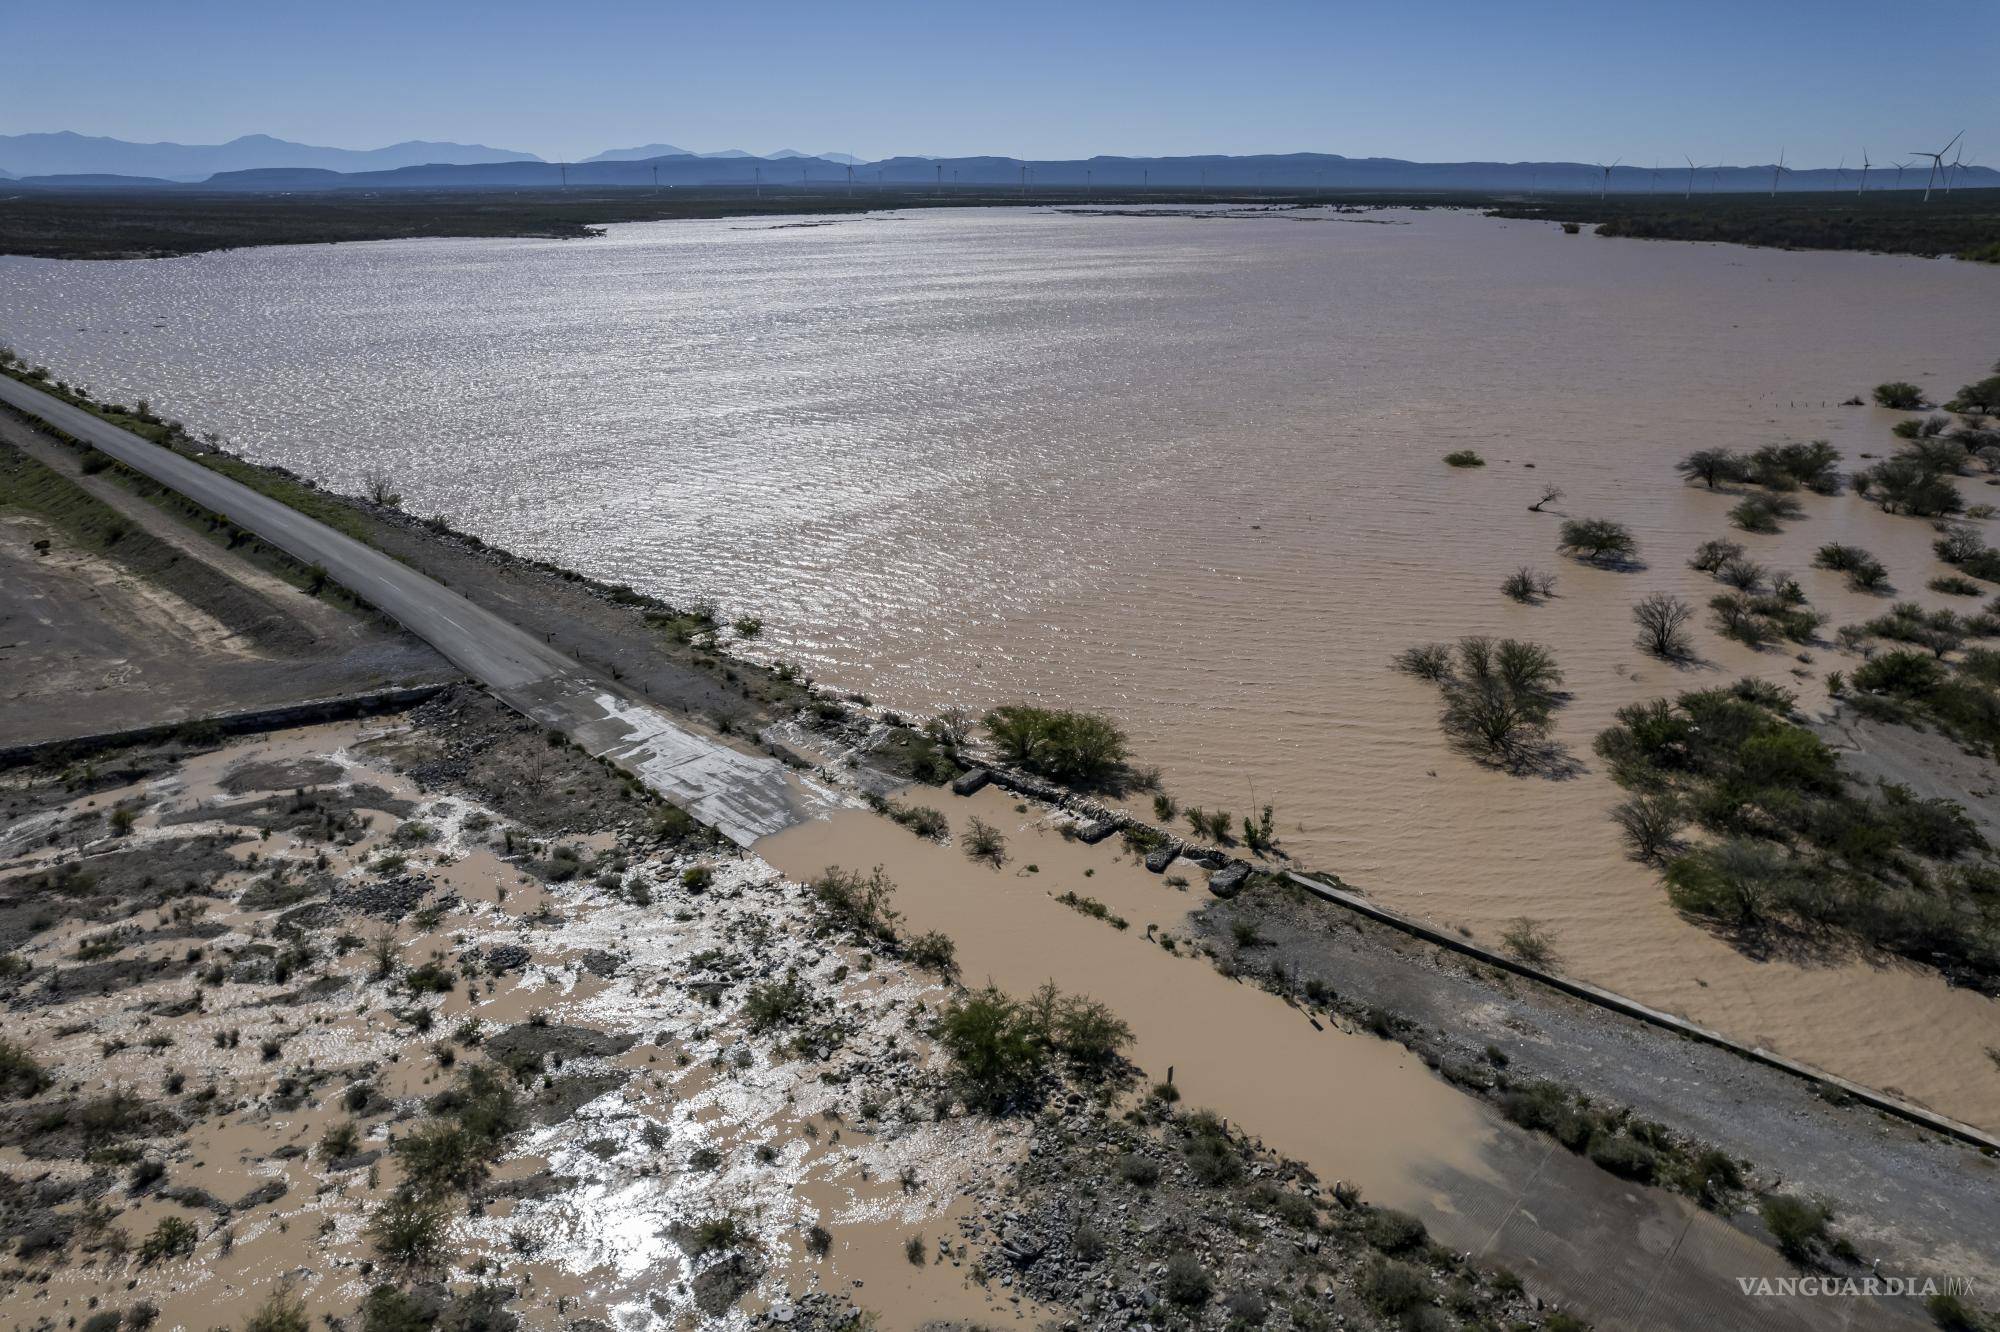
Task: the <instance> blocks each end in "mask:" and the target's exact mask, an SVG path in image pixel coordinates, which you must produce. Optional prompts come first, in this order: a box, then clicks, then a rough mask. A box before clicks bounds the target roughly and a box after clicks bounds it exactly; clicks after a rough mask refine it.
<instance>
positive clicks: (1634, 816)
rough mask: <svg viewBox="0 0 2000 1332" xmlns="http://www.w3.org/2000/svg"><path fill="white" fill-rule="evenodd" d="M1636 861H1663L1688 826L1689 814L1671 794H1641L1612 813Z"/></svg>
mask: <svg viewBox="0 0 2000 1332" xmlns="http://www.w3.org/2000/svg"><path fill="white" fill-rule="evenodd" d="M1611 818H1612V821H1613V822H1615V823H1616V824H1617V825H1618V828H1619V831H1620V832H1622V833H1623V834H1624V835H1625V844H1626V846H1627V847H1628V848H1630V850H1631V853H1632V856H1633V858H1634V859H1636V860H1644V861H1659V860H1661V859H1662V858H1663V857H1664V856H1665V855H1666V853H1667V852H1669V851H1671V850H1673V849H1674V847H1675V845H1676V844H1677V842H1678V840H1679V836H1680V831H1681V829H1682V828H1683V827H1685V826H1686V825H1687V810H1686V807H1685V806H1684V805H1683V804H1682V803H1681V799H1680V797H1679V796H1678V795H1676V794H1674V793H1673V792H1671V791H1640V792H1638V793H1636V794H1635V795H1633V796H1632V797H1631V798H1629V799H1627V800H1625V801H1623V802H1622V803H1620V804H1619V805H1617V806H1616V807H1615V808H1614V809H1613V810H1612V811H1611Z"/></svg>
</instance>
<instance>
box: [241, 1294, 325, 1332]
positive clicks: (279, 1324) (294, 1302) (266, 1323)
mask: <svg viewBox="0 0 2000 1332" xmlns="http://www.w3.org/2000/svg"><path fill="white" fill-rule="evenodd" d="M311 1328H312V1319H310V1318H308V1317H306V1302H305V1300H304V1299H302V1298H301V1297H300V1296H299V1295H297V1294H296V1293H294V1292H293V1290H292V1287H291V1285H290V1283H288V1282H280V1283H279V1285H278V1288H277V1289H276V1290H273V1291H272V1292H271V1293H270V1295H268V1296H267V1297H265V1300H264V1302H263V1303H262V1304H261V1305H259V1306H258V1307H257V1312H256V1313H254V1314H251V1315H250V1321H249V1322H247V1323H245V1324H244V1325H243V1332H310V1329H311Z"/></svg>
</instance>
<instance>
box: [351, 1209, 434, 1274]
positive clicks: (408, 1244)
mask: <svg viewBox="0 0 2000 1332" xmlns="http://www.w3.org/2000/svg"><path fill="white" fill-rule="evenodd" d="M445 1224H446V1212H445V1204H444V1202H443V1200H442V1199H438V1198H429V1197H425V1196H423V1195H421V1194H418V1193H414V1192H409V1191H404V1192H400V1193H397V1194H396V1195H395V1196H393V1197H392V1198H390V1199H389V1200H388V1201H387V1202H385V1203H383V1204H382V1205H381V1207H379V1208H377V1209H376V1212H375V1215H374V1216H373V1217H371V1218H370V1219H369V1222H368V1226H367V1234H368V1239H369V1242H370V1243H372V1244H373V1245H374V1246H375V1251H376V1252H377V1253H379V1254H381V1255H382V1257H383V1258H385V1259H387V1260H388V1261H389V1262H392V1263H399V1264H402V1265H404V1266H408V1267H432V1266H435V1265H437V1263H438V1262H439V1261H440V1260H441V1259H442V1258H443V1256H444V1232H445Z"/></svg>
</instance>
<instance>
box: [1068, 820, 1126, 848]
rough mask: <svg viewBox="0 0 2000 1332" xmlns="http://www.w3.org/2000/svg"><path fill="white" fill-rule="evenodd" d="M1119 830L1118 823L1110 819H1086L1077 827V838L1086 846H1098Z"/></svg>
mask: <svg viewBox="0 0 2000 1332" xmlns="http://www.w3.org/2000/svg"><path fill="white" fill-rule="evenodd" d="M1117 831H1118V825H1117V824H1115V823H1112V822H1111V821H1110V820H1108V819H1085V820H1084V821H1083V822H1082V823H1079V824H1078V825H1077V827H1076V840H1077V841H1079V842H1082V843H1083V844H1084V845H1085V846H1096V845H1097V844H1098V843H1099V842H1101V841H1103V840H1104V839H1105V838H1107V837H1109V836H1111V834H1112V833H1115V832H1117Z"/></svg>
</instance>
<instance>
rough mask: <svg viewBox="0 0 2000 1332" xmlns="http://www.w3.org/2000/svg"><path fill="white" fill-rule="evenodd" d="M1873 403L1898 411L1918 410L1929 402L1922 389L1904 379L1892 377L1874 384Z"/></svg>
mask: <svg viewBox="0 0 2000 1332" xmlns="http://www.w3.org/2000/svg"><path fill="white" fill-rule="evenodd" d="M1875 405H1876V406H1878V407H1887V408H1890V409H1891V410H1894V411H1898V412H1920V411H1922V410H1923V409H1924V408H1925V407H1927V406H1929V405H1930V404H1929V403H1927V402H1925V401H1924V391H1923V390H1922V389H1920V388H1918V387H1917V386H1916V385H1915V384H1912V383H1909V382H1908V381H1906V380H1901V379H1894V380H1891V381H1889V382H1888V383H1886V384H1877V385H1876V386H1875Z"/></svg>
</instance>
